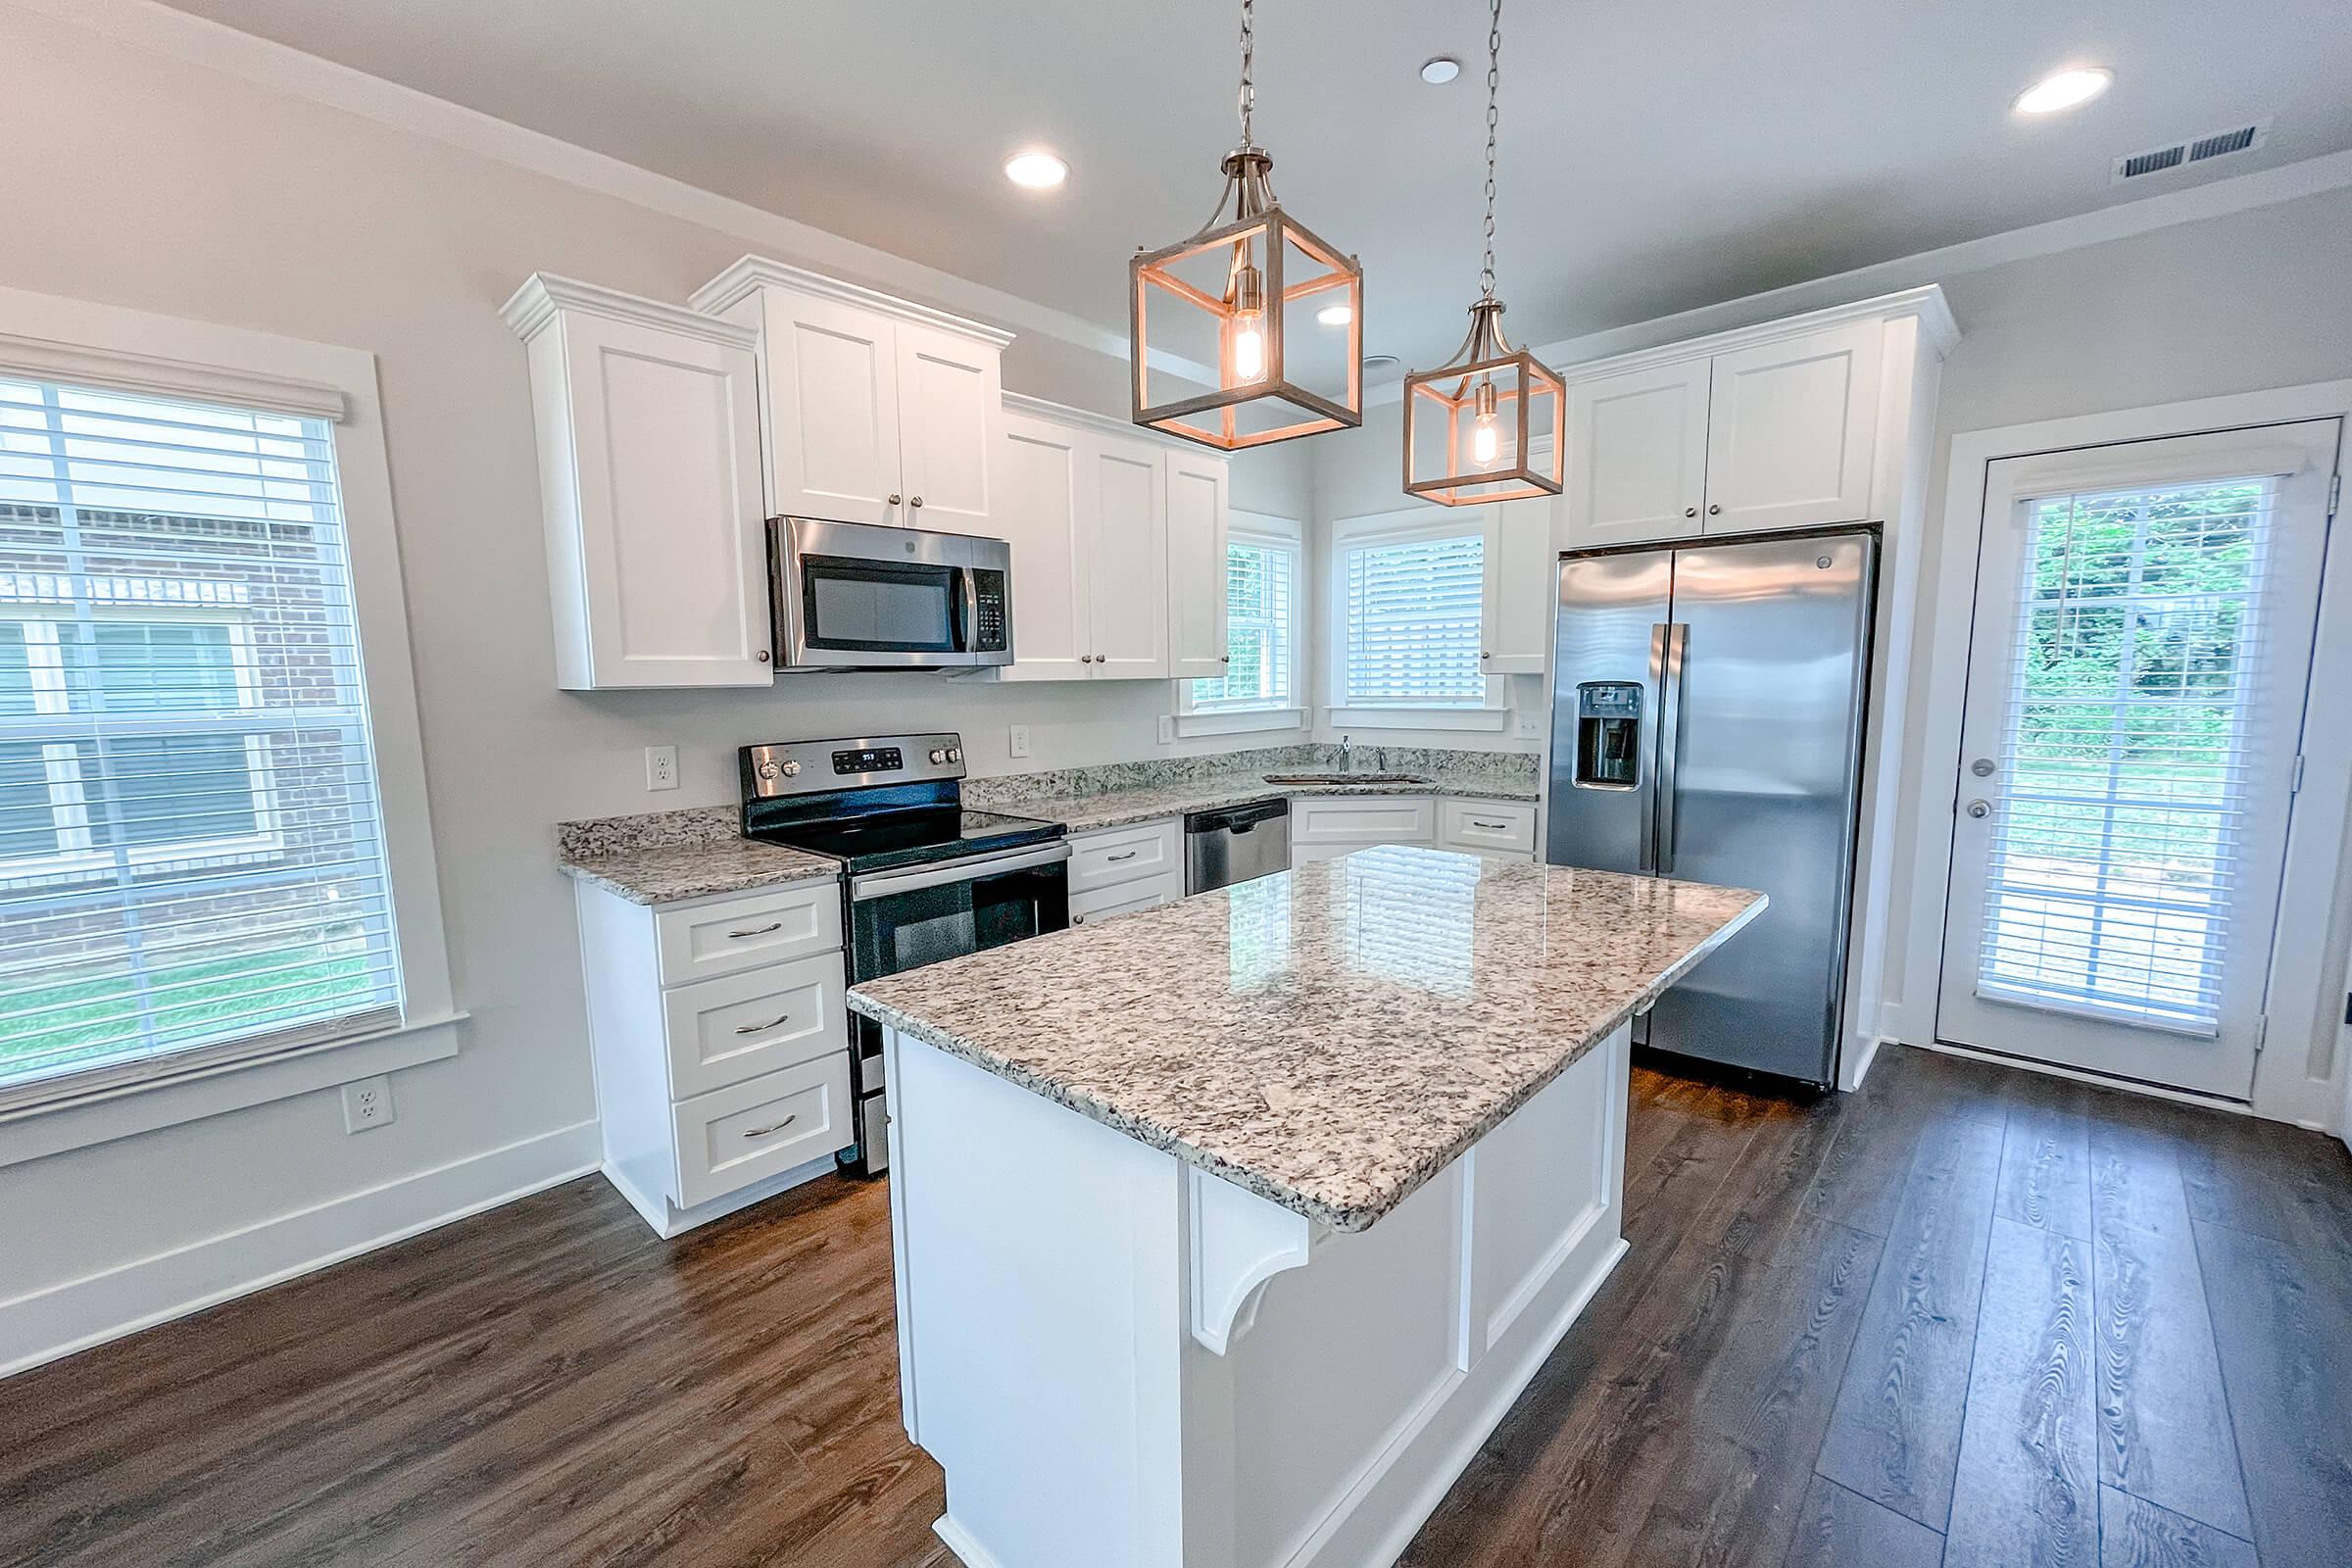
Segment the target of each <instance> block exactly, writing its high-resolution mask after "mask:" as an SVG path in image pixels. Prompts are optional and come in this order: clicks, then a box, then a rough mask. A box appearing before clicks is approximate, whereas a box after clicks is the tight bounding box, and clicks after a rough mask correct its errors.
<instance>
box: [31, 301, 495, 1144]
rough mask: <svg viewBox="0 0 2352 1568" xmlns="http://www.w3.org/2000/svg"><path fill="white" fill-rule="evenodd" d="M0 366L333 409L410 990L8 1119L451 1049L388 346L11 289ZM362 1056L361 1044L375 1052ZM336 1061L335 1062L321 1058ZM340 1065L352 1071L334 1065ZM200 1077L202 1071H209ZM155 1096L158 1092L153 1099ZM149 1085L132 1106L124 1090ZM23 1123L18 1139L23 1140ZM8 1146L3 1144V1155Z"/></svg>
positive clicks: (107, 1116)
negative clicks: (305, 1031) (345, 1021)
mask: <svg viewBox="0 0 2352 1568" xmlns="http://www.w3.org/2000/svg"><path fill="white" fill-rule="evenodd" d="M0 371H4V372H7V373H12V374H16V375H22V376H29V377H34V378H37V379H41V380H50V381H64V382H72V383H76V384H81V385H89V386H103V387H107V388H111V389H115V390H121V391H130V392H144V393H150V394H159V395H163V396H169V397H178V398H193V399H200V400H206V399H209V400H211V401H215V402H220V403H224V404H231V405H235V406H239V407H245V408H252V409H257V410H263V411H267V412H270V413H278V414H289V413H290V414H300V415H305V416H308V417H314V418H321V419H324V420H326V421H327V423H328V429H329V432H330V438H331V440H332V442H333V445H334V452H335V467H336V477H337V481H338V485H339V488H340V490H341V497H340V499H341V503H342V512H343V527H344V545H345V551H346V560H347V563H348V568H349V571H350V574H351V594H352V608H353V617H354V620H355V622H356V625H357V629H358V637H359V643H360V647H361V650H362V653H363V659H362V681H363V687H364V695H365V701H366V708H365V711H366V715H367V722H368V730H369V737H370V740H371V742H372V745H373V748H374V756H375V768H376V793H377V799H378V807H379V809H380V810H381V812H382V817H383V831H384V855H385V862H386V868H387V871H388V874H389V880H390V884H391V895H392V903H393V910H394V934H395V943H396V952H397V953H398V955H399V962H400V972H401V980H402V988H403V992H404V994H405V998H406V1005H405V1007H404V1010H403V1013H402V1016H401V1019H400V1022H399V1023H398V1025H396V1026H394V1027H391V1028H385V1027H380V1026H378V1027H373V1028H368V1029H365V1030H363V1031H360V1032H355V1033H353V1034H350V1035H347V1036H339V1037H335V1038H329V1039H299V1040H295V1041H292V1042H288V1041H286V1040H283V1039H278V1040H273V1041H260V1042H253V1043H251V1048H250V1049H249V1050H245V1051H238V1050H234V1049H222V1048H207V1049H204V1050H199V1051H196V1052H192V1053H188V1054H185V1056H184V1057H183V1056H179V1055H174V1054H165V1055H160V1056H154V1057H148V1058H145V1059H144V1060H142V1061H135V1062H109V1063H102V1064H99V1065H97V1066H95V1067H93V1068H92V1069H90V1070H89V1071H87V1072H79V1073H63V1074H58V1075H56V1076H53V1077H48V1078H42V1079H36V1080H33V1081H32V1082H30V1083H26V1084H22V1085H18V1086H15V1087H14V1088H13V1089H7V1090H0V1124H6V1123H13V1122H17V1121H20V1120H22V1119H24V1118H28V1117H58V1118H59V1120H58V1121H57V1122H56V1123H55V1124H54V1125H52V1126H44V1128H43V1132H44V1135H45V1136H43V1137H42V1138H41V1139H40V1140H39V1143H40V1146H41V1150H42V1152H58V1151H60V1150H62V1149H70V1148H78V1147H82V1146H85V1145H88V1144H93V1143H102V1142H105V1141H108V1140H110V1139H113V1138H118V1137H122V1136H125V1135H126V1134H128V1133H132V1132H139V1131H146V1130H151V1129H152V1128H155V1127H161V1126H169V1125H171V1124H172V1123H173V1122H176V1121H183V1120H189V1119H193V1118H195V1117H198V1116H207V1115H214V1114H218V1113H219V1112H221V1111H223V1110H229V1109H235V1108H239V1107H241V1106H243V1105H250V1104H259V1103H264V1102H266V1101H270V1100H275V1099H279V1098H282V1097H284V1096H286V1095H289V1094H297V1093H303V1092H306V1091H307V1089H309V1088H314V1087H318V1080H319V1077H320V1075H321V1074H320V1071H319V1067H324V1068H326V1069H327V1070H328V1071H329V1072H332V1071H339V1070H341V1069H339V1068H334V1067H333V1066H332V1064H331V1063H321V1064H319V1067H314V1069H313V1070H312V1071H309V1072H305V1073H296V1074H288V1073H286V1072H282V1071H280V1072H270V1071H258V1070H248V1069H258V1068H263V1067H267V1066H269V1065H270V1064H272V1063H277V1062H281V1061H283V1060H285V1059H286V1058H288V1057H294V1056H311V1055H315V1054H329V1055H331V1054H333V1053H334V1052H336V1051H338V1050H340V1049H342V1048H344V1047H346V1046H356V1045H361V1044H368V1045H369V1046H371V1047H372V1046H379V1045H381V1044H382V1043H384V1042H386V1041H388V1040H398V1041H400V1042H402V1044H401V1045H399V1046H398V1047H396V1048H394V1049H392V1050H389V1051H386V1050H380V1049H370V1050H368V1051H364V1052H355V1053H353V1054H352V1057H351V1066H350V1070H349V1073H348V1076H349V1077H353V1078H357V1077H365V1076H368V1075H369V1074H371V1073H375V1072H382V1071H386V1070H389V1068H388V1067H387V1066H386V1065H384V1063H386V1062H387V1061H391V1062H397V1063H398V1064H400V1065H408V1064H411V1062H412V1061H424V1060H431V1059H435V1058H436V1057H440V1056H446V1055H450V1054H454V1053H455V1052H456V1050H457V1042H456V1038H455V1031H453V1030H451V1029H448V1028H445V1027H443V1026H444V1025H447V1024H449V1023H451V1022H454V1021H455V1020H457V1019H458V1018H461V1017H462V1016H464V1015H463V1013H461V1012H460V1011H459V1010H458V1008H457V1007H456V1005H455V1003H454V999H453V997H452V995H451V990H450V977H449V951H448V939H447V935H446V927H445V924H444V921H443V917H442V911H441V897H440V882H439V871H438V867H437V865H436V862H435V857H434V853H433V840H432V822H431V816H430V810H429V806H428V801H427V797H426V791H425V781H424V750H423V737H422V731H421V725H420V723H419V720H418V717H417V689H416V679H415V673H414V668H415V666H414V662H413V658H412V653H411V648H410V639H409V617H408V603H407V596H406V593H405V590H404V587H403V584H402V580H401V572H400V546H399V539H398V534H397V529H396V524H395V521H394V513H393V507H392V484H391V472H390V465H389V461H388V459H387V456H386V452H385V447H384V437H383V417H382V410H381V406H380V404H379V401H378V397H377V392H376V365H375V356H374V355H372V354H369V353H367V352H365V351H363V350H359V349H348V348H339V347H335V346H333V345H330V344H322V343H309V342H304V341H302V340H301V339H298V338H290V337H281V336H279V335H277V334H275V333H270V332H258V331H252V330H249V329H246V328H242V327H229V326H219V325H215V324H213V323H211V322H206V321H195V320H188V319H183V318H179V317H171V316H161V315H157V314H154V313H152V312H147V311H133V310H126V309H123V308H122V307H118V306H111V305H98V304H93V303H90V302H88V301H83V300H73V299H66V298H63V297H60V296H57V295H48V294H36V293H32V292H29V291H27V290H23V289H10V288H0ZM363 1058H365V1059H363ZM326 1081H327V1082H330V1083H331V1082H341V1081H344V1080H343V1079H342V1078H337V1077H333V1076H328V1077H327V1078H326ZM199 1084H201V1085H202V1087H201V1088H199V1087H197V1086H198V1085H199ZM150 1097H152V1098H150ZM131 1100H140V1101H142V1103H139V1104H136V1105H131V1104H128V1103H126V1102H127V1101H131ZM18 1141H19V1140H17V1139H16V1138H15V1137H14V1136H13V1135H12V1138H11V1140H10V1142H12V1143H15V1142H18ZM9 1162H10V1161H9V1160H8V1159H7V1158H0V1164H6V1163H9Z"/></svg>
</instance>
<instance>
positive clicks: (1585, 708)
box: [1574, 680, 1642, 790]
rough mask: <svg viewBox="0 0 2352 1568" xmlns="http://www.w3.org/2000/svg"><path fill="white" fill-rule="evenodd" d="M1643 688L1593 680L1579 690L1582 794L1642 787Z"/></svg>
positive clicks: (1578, 774)
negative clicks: (1587, 791) (1593, 791)
mask: <svg viewBox="0 0 2352 1568" xmlns="http://www.w3.org/2000/svg"><path fill="white" fill-rule="evenodd" d="M1641 742H1642V687H1641V684H1640V683H1639V682H1636V681H1630V680H1588V681H1583V682H1580V683H1579V684H1578V686H1577V688H1576V773H1575V776H1574V783H1575V785H1576V787H1577V788H1578V789H1580V790H1630V789H1633V788H1635V787H1636V786H1637V785H1639V784H1640V783H1641V782H1642V762H1641V755H1642V754H1641Z"/></svg>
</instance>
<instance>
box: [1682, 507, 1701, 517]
mask: <svg viewBox="0 0 2352 1568" xmlns="http://www.w3.org/2000/svg"><path fill="white" fill-rule="evenodd" d="M1683 515H1684V516H1686V517H1695V516H1697V515H1698V509H1697V508H1696V507H1685V508H1684V509H1683Z"/></svg>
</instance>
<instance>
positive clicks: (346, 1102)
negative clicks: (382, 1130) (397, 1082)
mask: <svg viewBox="0 0 2352 1568" xmlns="http://www.w3.org/2000/svg"><path fill="white" fill-rule="evenodd" d="M392 1114H393V1113H392V1080H391V1079H389V1078H387V1077H385V1076H384V1075H383V1074H382V1073H377V1074H376V1075H375V1076H374V1077H372V1078H363V1079H361V1080H360V1081H359V1082H358V1083H353V1084H345V1085H344V1086H343V1130H344V1131H345V1132H347V1133H364V1132H366V1131H367V1130H368V1128H370V1127H386V1126H389V1125H391V1122H392Z"/></svg>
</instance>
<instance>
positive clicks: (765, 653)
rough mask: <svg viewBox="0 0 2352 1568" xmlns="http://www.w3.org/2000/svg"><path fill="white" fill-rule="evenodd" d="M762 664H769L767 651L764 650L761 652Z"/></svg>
mask: <svg viewBox="0 0 2352 1568" xmlns="http://www.w3.org/2000/svg"><path fill="white" fill-rule="evenodd" d="M760 662H761V663H762V664H764V663H766V662H767V650H766V649H764V648H762V649H760Z"/></svg>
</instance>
